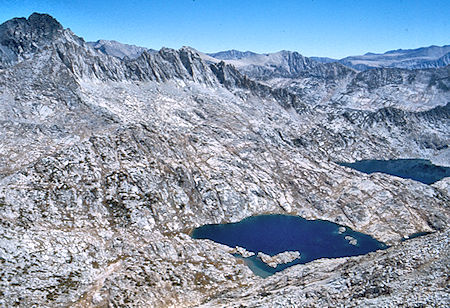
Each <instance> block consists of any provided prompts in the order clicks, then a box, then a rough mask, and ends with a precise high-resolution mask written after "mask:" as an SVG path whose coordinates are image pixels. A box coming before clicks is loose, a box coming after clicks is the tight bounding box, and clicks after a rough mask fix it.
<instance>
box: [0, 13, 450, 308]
mask: <svg viewBox="0 0 450 308" xmlns="http://www.w3.org/2000/svg"><path fill="white" fill-rule="evenodd" d="M295 57H297V56H295ZM297 58H298V57H297ZM297 58H295V59H294V60H293V61H294V62H295V61H297V60H298V59H297ZM296 59H297V60H296ZM305 61H306V62H307V60H305ZM295 63H296V62H295ZM306 64H308V63H306ZM311 65H312V66H315V68H309V67H306V66H305V68H304V70H305V71H308V70H311V74H312V75H313V77H308V75H307V73H305V74H306V75H301V76H300V77H299V76H298V75H295V76H287V77H286V76H284V77H283V76H281V75H280V76H276V77H275V76H274V77H273V78H272V77H270V78H269V79H265V78H263V77H262V76H259V77H258V76H256V75H253V74H251V73H250V72H249V71H246V70H245V69H242V67H239V66H238V67H235V66H233V65H232V64H226V63H224V62H219V61H211V60H210V59H207V58H205V55H203V54H201V53H198V52H197V51H195V50H194V49H192V48H189V47H184V48H182V49H180V50H172V49H167V48H164V49H162V50H160V51H159V52H147V51H144V52H143V53H142V54H141V55H140V56H138V57H137V58H135V59H130V58H125V59H120V58H118V57H114V56H110V55H107V54H104V53H103V52H101V51H99V50H96V49H95V48H92V47H91V46H89V44H87V43H86V42H84V40H83V39H82V38H79V37H77V36H76V35H75V34H73V33H72V32H71V31H70V30H68V29H64V28H63V27H62V26H61V25H60V24H59V23H58V22H57V21H56V20H55V19H53V18H52V17H50V16H48V15H45V14H33V15H31V16H30V17H29V18H28V19H25V18H19V19H13V20H10V21H7V22H5V23H3V24H2V25H0V110H1V112H0V132H1V134H0V153H1V156H0V264H1V266H0V306H5V307H10V306H19V307H32V306H36V307H60V306H64V307H65V306H72V307H108V306H109V307H122V306H135V307H143V306H147V307H169V306H172V307H194V306H199V305H200V306H205V307H208V306H209V307H221V306H230V307H239V306H241V307H242V306H249V307H254V306H263V307H271V306H274V305H278V306H289V305H290V306H298V307H303V306H317V307H324V306H352V305H353V306H370V305H372V306H395V305H397V304H398V305H400V304H404V305H405V306H420V305H429V306H442V307H444V306H446V304H448V301H449V296H448V294H449V290H448V272H449V266H448V265H449V264H448V252H449V249H448V248H449V246H448V226H449V217H450V209H449V205H450V196H449V194H448V183H447V182H448V179H443V180H441V181H439V182H437V183H435V184H433V185H425V184H422V183H419V182H416V181H412V180H406V179H401V178H397V177H393V176H389V175H384V174H379V173H376V174H371V175H367V174H363V173H360V172H357V171H354V170H352V169H349V168H346V167H342V166H340V165H338V164H336V162H338V161H348V162H349V161H354V160H356V159H390V158H427V159H431V160H432V161H434V162H436V163H439V164H443V165H449V164H450V159H449V155H450V154H449V151H450V150H449V149H448V144H449V137H450V136H449V135H450V133H449V118H450V117H449V112H450V111H449V108H450V105H449V104H447V103H448V97H449V91H448V87H447V88H446V87H443V86H441V87H440V86H439V85H440V84H441V83H442V84H443V85H448V84H449V82H450V81H449V80H448V79H449V78H448V67H446V68H442V69H428V70H417V71H408V72H406V71H401V70H400V71H399V70H396V69H391V70H390V69H384V70H383V71H380V72H378V71H375V72H376V73H373V74H372V73H370V74H368V75H359V73H357V72H355V71H353V70H352V69H349V68H346V67H343V66H341V65H339V64H336V65H334V64H333V65H331V66H323V64H320V63H315V64H311ZM299 71H300V70H299ZM247 74H248V75H247ZM283 74H284V73H283ZM295 74H297V73H295ZM302 74H303V73H302ZM320 74H322V75H320ZM411 74H412V75H414V76H415V77H414V78H413V77H410V76H412V75H411ZM312 75H311V76H312ZM304 76H307V77H304ZM358 76H359V77H358ZM392 76H393V77H392ZM396 76H397V77H396ZM398 76H401V78H400V77H398ZM433 76H438V77H436V78H437V79H436V80H435V83H434V84H433V85H432V86H430V87H429V88H427V87H426V89H427V91H429V93H431V94H430V95H428V96H427V95H426V93H428V92H426V93H425V94H424V90H423V89H424V85H425V84H426V83H427V82H428V83H429V82H430V80H431V79H432V78H434V77H433ZM391 77H392V78H391ZM276 78H287V79H289V80H291V81H292V82H297V81H298V80H300V81H301V80H303V79H301V78H314V80H318V82H319V81H320V84H319V85H318V86H317V87H316V88H317V89H319V88H320V87H325V88H326V89H327V91H328V86H327V85H330V84H333V83H335V84H336V86H335V87H336V88H340V87H341V82H342V80H347V81H348V84H347V85H351V84H354V87H355V88H356V90H355V91H353V92H350V93H347V96H346V98H345V99H348V100H351V104H347V103H345V104H334V103H325V100H324V101H323V103H314V102H313V101H314V99H313V98H312V96H311V95H312V93H313V91H312V90H311V92H308V93H309V94H308V95H303V94H302V93H300V92H301V91H300V89H301V87H298V88H297V90H296V88H295V87H292V86H290V85H289V86H288V85H286V86H284V85H283V86H281V83H280V82H275V80H276ZM299 78H300V79H299ZM399 78H400V79H401V80H400V81H399ZM308 80H310V81H308V82H312V80H313V79H308ZM291 81H290V82H291ZM347 81H346V82H347ZM390 87H398V89H399V90H398V92H394V91H392V92H389V91H388V89H389V88H390ZM331 88H333V87H332V86H331ZM383 89H386V96H387V97H394V96H395V95H394V94H395V93H400V95H399V98H395V99H393V100H392V101H391V103H390V104H389V106H386V104H385V103H384V102H381V103H380V102H378V101H379V100H380V99H379V97H380V95H381V94H379V93H378V92H377V91H384V90H383ZM402 89H407V90H408V91H412V92H411V93H412V94H411V95H412V97H418V98H417V99H416V100H415V101H413V102H412V104H408V105H406V103H405V102H406V101H405V98H404V97H403V96H401V93H402V92H401V90H402ZM333 91H334V90H333ZM405 91H406V90H405ZM318 92H319V94H318V95H319V96H323V95H325V94H324V92H320V91H318ZM360 93H367V95H368V96H370V97H371V99H373V106H372V105H371V106H369V107H368V106H367V104H369V103H368V102H367V101H365V100H364V99H363V98H364V96H359V95H360ZM374 93H375V94H374ZM408 97H411V96H408ZM419 97H422V98H423V97H426V99H419ZM330 101H332V100H330ZM358 102H360V105H359V106H356V105H357V104H358ZM349 106H353V107H352V108H349ZM405 106H406V107H405ZM262 213H284V214H294V215H300V216H302V217H304V218H307V219H326V220H330V221H333V222H336V223H339V224H342V225H345V226H348V227H351V228H352V229H354V230H355V231H360V232H364V233H367V234H369V235H371V236H373V237H375V238H376V239H378V240H381V241H384V242H386V243H387V244H389V245H392V246H391V247H390V248H389V249H387V250H384V251H377V252H373V253H370V254H368V255H365V256H359V257H351V258H339V259H332V260H327V259H322V260H318V261H314V262H312V263H309V264H306V265H296V266H293V267H291V268H289V269H287V270H285V271H282V272H279V273H277V274H275V275H274V276H272V277H269V278H267V279H262V278H260V277H257V276H255V275H254V274H253V273H252V272H251V271H250V269H249V268H248V267H247V266H246V265H245V264H244V263H243V261H242V260H239V259H237V258H234V257H233V256H232V255H231V254H230V252H231V251H232V250H233V248H230V247H226V246H223V245H220V244H216V243H213V242H211V241H209V240H194V239H192V238H191V237H190V236H189V233H190V231H191V230H192V228H194V227H197V226H200V225H203V224H207V223H222V222H235V221H239V220H241V219H243V218H245V217H248V216H251V215H257V214H262ZM417 232H430V233H431V234H429V235H427V236H423V237H418V238H414V239H411V240H408V241H401V240H402V239H404V238H405V237H407V236H409V235H411V234H414V233H417ZM300 254H301V252H300Z"/></svg>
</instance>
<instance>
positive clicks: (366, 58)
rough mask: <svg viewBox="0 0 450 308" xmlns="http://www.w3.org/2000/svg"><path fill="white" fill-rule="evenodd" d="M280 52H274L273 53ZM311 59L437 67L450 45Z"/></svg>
mask: <svg viewBox="0 0 450 308" xmlns="http://www.w3.org/2000/svg"><path fill="white" fill-rule="evenodd" d="M276 54H279V52H277V53H272V55H276ZM208 55H209V56H211V57H213V58H216V59H219V60H242V59H256V58H258V57H260V56H263V55H265V56H268V55H271V54H257V53H254V52H251V51H245V52H242V51H238V50H228V51H221V52H217V53H210V54H208ZM309 59H311V60H314V61H317V62H320V63H334V62H338V63H341V64H344V65H345V66H348V67H351V68H353V69H356V70H358V71H365V70H368V69H373V68H383V67H385V68H387V67H391V68H405V69H419V68H436V67H443V66H446V65H449V64H450V45H445V46H429V47H421V48H417V49H397V50H391V51H387V52H385V53H382V54H377V53H370V52H369V53H366V54H365V55H361V56H350V57H346V58H343V59H332V58H327V57H310V58H309Z"/></svg>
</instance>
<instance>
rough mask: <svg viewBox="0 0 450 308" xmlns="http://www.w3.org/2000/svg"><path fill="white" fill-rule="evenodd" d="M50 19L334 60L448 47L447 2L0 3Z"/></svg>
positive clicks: (139, 36)
mask: <svg viewBox="0 0 450 308" xmlns="http://www.w3.org/2000/svg"><path fill="white" fill-rule="evenodd" d="M34 11H37V12H40V13H49V14H51V15H52V16H54V17H55V18H56V19H58V20H59V21H60V22H61V23H62V24H63V26H64V27H66V28H71V29H72V31H73V32H75V33H76V34H77V35H79V36H82V37H83V38H84V39H85V40H87V41H94V40H97V39H112V40H117V41H120V42H123V43H129V44H135V45H140V46H145V47H150V48H154V49H159V48H161V47H162V46H166V47H172V48H179V47H181V46H183V45H188V46H192V47H194V48H196V49H198V50H200V51H204V52H215V51H221V50H227V49H238V50H252V51H255V52H273V51H278V50H282V49H285V50H295V51H298V52H300V53H301V54H303V55H306V56H328V57H334V58H341V57H344V56H348V55H357V54H363V53H366V52H369V51H370V52H384V51H387V50H392V49H398V48H417V47H422V46H429V45H446V44H450V22H449V20H450V0H423V1H419V0H390V1H385V0H370V1H368V0H354V1H350V0H329V1H325V0H305V1H301V0H297V1H295V0H285V1H276V0H272V1H270V0H267V1H266V0H252V1H250V0H239V1H235V0H158V1H152V0H147V1H144V0H142V1H138V0H122V1H116V0H97V1H96V0H91V1H82V0H67V1H65V0H61V1H57V0H47V1H45V0H41V1H36V0H35V1H33V0H0V22H4V21H6V20H8V19H10V18H13V17H28V16H29V15H30V14H31V13H32V12H34Z"/></svg>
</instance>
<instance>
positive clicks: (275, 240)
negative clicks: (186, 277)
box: [192, 215, 387, 277]
mask: <svg viewBox="0 0 450 308" xmlns="http://www.w3.org/2000/svg"><path fill="white" fill-rule="evenodd" d="M340 227H341V230H339V228H340ZM342 227H343V226H340V225H337V224H335V223H332V222H329V221H325V220H306V219H304V218H301V217H298V216H289V215H260V216H253V217H249V218H246V219H244V220H242V221H240V222H237V223H229V224H215V225H204V226H201V227H199V228H196V229H194V231H193V232H192V237H193V238H195V239H210V240H213V241H215V242H217V243H221V244H224V245H227V246H230V247H235V246H240V247H243V248H245V249H246V250H248V251H251V252H254V253H256V254H257V253H258V252H263V253H265V254H268V255H271V256H273V255H276V254H278V253H281V252H284V251H298V252H300V258H299V259H296V260H294V261H292V262H291V263H286V264H280V265H278V266H277V267H276V268H273V267H270V266H268V265H267V264H265V263H264V262H262V261H261V259H260V258H259V257H257V256H256V255H255V256H251V257H248V258H243V257H241V256H239V255H235V256H236V257H239V258H242V259H243V260H244V262H245V263H246V264H247V265H248V266H249V267H250V269H251V270H252V271H253V272H254V273H255V274H257V275H259V276H262V277H267V276H269V275H272V274H274V273H276V272H279V271H281V270H283V269H285V268H287V267H289V266H292V265H295V264H303V263H307V262H310V261H313V260H316V259H320V258H339V257H348V256H357V255H363V254H366V253H369V252H371V251H375V250H378V249H385V248H387V246H386V245H385V244H384V243H381V242H379V241H377V240H375V239H374V238H372V237H371V236H369V235H366V234H363V233H359V232H355V231H353V230H351V229H350V228H347V227H345V231H343V228H342ZM349 236H350V237H352V238H353V239H355V240H356V241H357V243H356V245H353V244H350V242H349V238H348V237H349ZM345 237H347V239H346V238H345Z"/></svg>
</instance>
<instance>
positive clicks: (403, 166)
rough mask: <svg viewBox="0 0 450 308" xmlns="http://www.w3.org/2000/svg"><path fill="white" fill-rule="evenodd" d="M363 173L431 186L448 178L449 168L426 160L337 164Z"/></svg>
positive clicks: (363, 161) (449, 174)
mask: <svg viewBox="0 0 450 308" xmlns="http://www.w3.org/2000/svg"><path fill="white" fill-rule="evenodd" d="M339 165H341V166H346V167H350V168H353V169H356V170H358V171H361V172H364V173H368V174H370V173H374V172H381V173H386V174H390V175H395V176H398V177H401V178H404V179H412V180H415V181H419V182H422V183H424V184H432V183H434V182H437V181H439V180H441V179H443V178H445V177H449V176H450V168H449V167H443V166H436V165H433V164H432V163H431V162H430V161H429V160H426V159H394V160H360V161H357V162H354V163H339Z"/></svg>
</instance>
